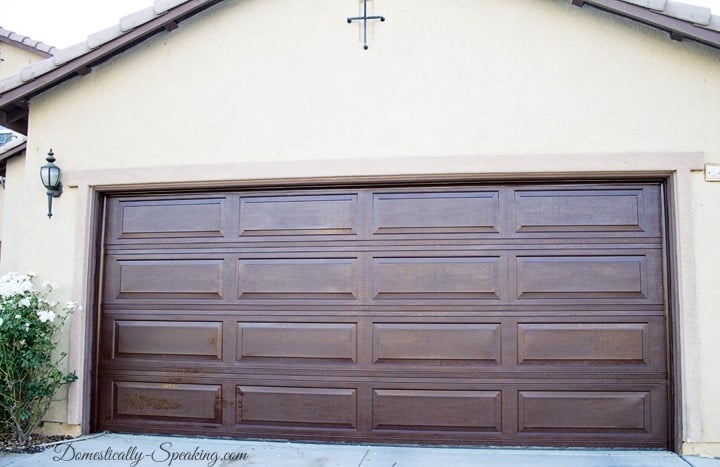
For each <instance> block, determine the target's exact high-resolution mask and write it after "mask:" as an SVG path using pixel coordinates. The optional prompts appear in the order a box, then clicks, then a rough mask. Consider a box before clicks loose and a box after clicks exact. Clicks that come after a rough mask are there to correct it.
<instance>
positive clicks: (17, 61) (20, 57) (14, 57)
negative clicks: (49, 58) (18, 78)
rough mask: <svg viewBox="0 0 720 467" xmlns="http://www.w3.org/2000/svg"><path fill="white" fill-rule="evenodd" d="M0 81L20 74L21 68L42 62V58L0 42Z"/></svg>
mask: <svg viewBox="0 0 720 467" xmlns="http://www.w3.org/2000/svg"><path fill="white" fill-rule="evenodd" d="M0 58H2V59H3V60H2V61H1V62H0V79H2V78H7V77H8V76H12V75H16V74H18V73H20V70H22V69H23V67H26V66H28V65H30V64H32V63H35V62H37V61H38V60H42V59H43V57H42V56H40V55H38V54H34V53H32V52H30V51H28V50H24V49H22V48H20V47H16V46H13V45H12V44H8V43H7V42H2V41H0Z"/></svg>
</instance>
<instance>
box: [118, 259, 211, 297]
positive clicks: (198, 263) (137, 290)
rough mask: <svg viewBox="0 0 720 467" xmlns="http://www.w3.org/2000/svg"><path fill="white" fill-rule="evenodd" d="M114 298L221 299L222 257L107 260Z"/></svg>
mask: <svg viewBox="0 0 720 467" xmlns="http://www.w3.org/2000/svg"><path fill="white" fill-rule="evenodd" d="M108 268H109V269H110V271H109V272H110V274H113V275H116V277H117V280H116V282H115V285H116V288H112V289H109V290H108V289H107V288H106V291H108V292H110V297H112V298H117V299H139V298H162V299H194V298H204V299H222V298H223V271H224V261H223V260H222V259H137V260H134V259H114V260H113V259H111V261H110V262H109V264H108Z"/></svg>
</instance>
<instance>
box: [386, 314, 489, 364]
mask: <svg viewBox="0 0 720 467" xmlns="http://www.w3.org/2000/svg"><path fill="white" fill-rule="evenodd" d="M501 356H502V350H501V324H499V323H493V324H469V323H457V324H448V323H403V324H395V323H375V324H374V325H373V361H374V362H375V363H399V364H408V363H409V364H413V363H414V364H438V363H445V364H450V363H455V364H466V365H467V364H473V363H474V364H478V363H486V364H487V363H494V364H500V362H501Z"/></svg>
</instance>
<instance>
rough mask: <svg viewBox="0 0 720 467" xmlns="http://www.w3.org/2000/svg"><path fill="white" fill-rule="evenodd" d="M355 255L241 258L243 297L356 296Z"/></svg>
mask: <svg viewBox="0 0 720 467" xmlns="http://www.w3.org/2000/svg"><path fill="white" fill-rule="evenodd" d="M357 295H358V294H357V259H356V258H317V259H316V258H283V259H240V260H239V262H238V297H239V298H240V299H274V300H282V299H284V300H288V299H297V298H306V299H309V298H314V299H343V300H355V299H357Z"/></svg>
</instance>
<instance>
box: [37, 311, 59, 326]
mask: <svg viewBox="0 0 720 467" xmlns="http://www.w3.org/2000/svg"><path fill="white" fill-rule="evenodd" d="M37 315H38V319H39V320H40V322H41V323H45V322H47V321H50V322H51V323H52V322H53V321H55V312H54V311H52V310H38V312H37Z"/></svg>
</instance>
